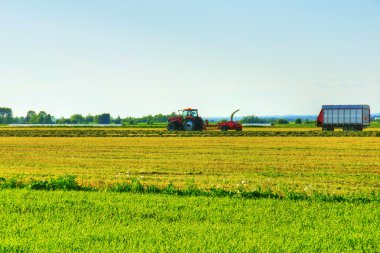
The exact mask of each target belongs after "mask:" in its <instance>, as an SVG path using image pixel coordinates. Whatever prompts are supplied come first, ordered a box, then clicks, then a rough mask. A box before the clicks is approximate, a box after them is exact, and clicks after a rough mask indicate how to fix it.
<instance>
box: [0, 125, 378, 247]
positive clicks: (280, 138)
mask: <svg viewBox="0 0 380 253" xmlns="http://www.w3.org/2000/svg"><path fill="white" fill-rule="evenodd" d="M12 131H14V132H15V133H22V134H17V135H16V134H15V135H12V134H9V133H10V132H12ZM28 131H32V133H33V134H30V132H28ZM70 131H71V132H70ZM78 131H79V133H81V132H80V131H82V132H86V131H87V132H90V134H88V133H87V134H84V135H83V136H82V135H80V134H79V136H78ZM97 131H100V132H101V133H106V134H105V136H104V135H101V134H96V135H95V134H94V133H99V132H97ZM124 132H133V133H136V135H133V136H129V135H121V134H120V133H124ZM210 132H212V133H214V132H215V134H214V135H212V134H210V135H205V134H204V133H198V132H195V133H190V134H189V136H191V138H188V137H189V136H188V135H181V134H183V133H173V134H175V135H174V136H171V135H170V136H166V135H164V134H162V135H160V133H166V131H164V130H162V129H161V130H160V129H123V128H118V129H77V128H73V129H66V128H60V129H50V128H37V129H30V128H28V129H19V128H13V129H11V128H4V129H1V130H0V135H1V136H2V137H0V153H1V156H0V218H1V220H2V222H1V224H0V252H1V251H19V252H20V251H21V252H22V251H25V252H30V251H32V252H41V251H53V252H61V251H83V252H88V251H93V252H105V251H106V252H112V251H113V252H125V251H138V252H139V251H140V252H146V251H154V252H167V251H175V252H177V251H179V252H189V251H190V252H193V251H208V252H220V251H222V252H255V251H259V252H268V251H269V252H272V251H286V252H289V251H290V252H298V251H306V252H315V251H323V252H326V251H334V252H379V251H380V247H379V244H378V238H379V237H380V229H379V226H378V224H379V223H380V198H379V196H380V138H378V137H377V135H376V134H377V133H378V131H377V129H371V130H368V131H365V132H363V133H356V132H353V133H344V135H343V134H341V133H342V132H336V133H333V134H332V135H329V136H319V135H314V136H303V135H296V136H294V135H291V134H288V135H281V134H279V133H292V132H293V133H301V132H308V131H303V130H301V131H298V130H293V129H290V130H289V129H288V130H278V131H268V130H267V129H266V130H258V131H256V130H251V129H249V131H243V132H242V133H258V132H261V133H267V135H264V136H261V135H237V136H234V135H236V134H239V133H235V132H233V133H232V132H231V134H230V133H227V135H222V134H224V133H220V132H219V131H210ZM310 132H316V133H320V132H319V131H315V130H311V131H310ZM4 133H7V134H4ZM26 133H27V134H26ZM28 133H29V134H28ZM36 133H42V135H38V134H36ZM115 133H119V134H115ZM364 133H371V134H369V135H364V137H363V136H361V135H355V134H364ZM374 133H375V134H374ZM339 134H340V135H339ZM348 134H353V136H350V135H348ZM9 136H12V137H9ZM67 137H70V138H67ZM68 175H72V176H74V177H72V178H74V180H75V183H74V184H73V187H71V188H70V187H67V188H66V186H68V185H63V187H62V186H60V185H59V184H62V182H63V184H68V183H67V182H66V181H64V180H63V181H62V180H61V179H60V178H65V177H67V176H68ZM60 180H61V181H60ZM69 183H70V182H69ZM71 183H72V182H71ZM33 189H40V190H39V191H38V190H33ZM41 189H45V190H41ZM65 189H66V190H65Z"/></svg>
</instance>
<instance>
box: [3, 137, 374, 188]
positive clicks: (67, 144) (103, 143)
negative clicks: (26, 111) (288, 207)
mask: <svg viewBox="0 0 380 253" xmlns="http://www.w3.org/2000/svg"><path fill="white" fill-rule="evenodd" d="M0 153H1V156H0V177H5V178H10V177H15V176H21V177H23V178H24V180H26V181H28V180H30V179H32V178H34V179H41V178H50V177H55V176H58V175H63V174H71V175H77V176H78V181H79V182H81V183H83V184H92V185H96V186H103V185H107V184H113V183H115V182H120V181H123V180H128V179H132V178H141V180H142V183H144V184H154V185H157V186H166V185H167V184H168V183H170V182H173V184H174V185H175V186H178V187H185V186H186V185H188V184H193V183H195V184H196V185H197V186H198V187H200V188H204V189H207V188H210V187H221V188H225V189H236V188H238V187H244V188H245V189H247V190H249V189H255V188H257V187H258V186H261V187H264V188H265V187H269V188H270V189H272V190H274V191H277V192H283V191H284V190H286V189H288V190H295V191H299V192H312V191H318V192H323V193H330V194H333V193H334V194H346V193H356V192H357V193H358V192H361V193H369V192H373V191H375V192H378V191H379V190H380V139H379V138H372V137H366V138H357V137H356V138H350V137H329V138H323V137H302V138H300V137H254V138H252V137H251V138H250V137H225V138H223V137H219V138H218V137H206V138H205V137H191V138H183V137H166V138H160V137H157V138H156V137H141V138H136V137H134V138H101V137H97V138H89V137H87V138H38V137H2V138H0Z"/></svg>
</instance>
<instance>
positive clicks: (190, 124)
mask: <svg viewBox="0 0 380 253" xmlns="http://www.w3.org/2000/svg"><path fill="white" fill-rule="evenodd" d="M194 127H195V122H194V120H192V119H187V120H185V122H184V123H183V129H184V130H185V131H193V130H194Z"/></svg>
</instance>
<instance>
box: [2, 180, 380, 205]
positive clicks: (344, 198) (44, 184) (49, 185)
mask: <svg viewBox="0 0 380 253" xmlns="http://www.w3.org/2000/svg"><path fill="white" fill-rule="evenodd" d="M0 189H30V190H45V191H55V190H64V191H107V192H119V193H122V192H131V193H151V194H168V195H176V196H205V197H231V198H243V199H285V200H315V201H324V202H351V203H370V202H377V203H380V194H379V193H376V192H371V193H370V194H369V195H360V196H359V195H334V194H324V193H320V192H313V193H311V194H306V193H300V192H295V191H288V190H286V191H284V193H282V194H279V193H275V192H273V191H272V190H271V189H269V188H267V189H262V188H260V187H258V188H257V189H256V190H253V191H246V190H244V189H242V188H239V189H236V190H225V189H220V188H211V189H209V190H203V189H198V188H196V187H195V186H192V185H191V186H188V187H187V188H185V189H179V188H176V187H174V186H173V184H171V183H170V184H168V185H167V186H166V187H164V188H159V187H157V186H154V185H147V186H144V185H143V184H141V182H140V180H139V179H138V178H134V179H132V180H131V182H122V183H116V184H113V185H109V186H106V187H105V188H97V187H93V186H82V185H80V184H79V183H78V181H77V180H76V176H73V175H64V176H60V177H58V178H51V179H48V180H32V181H30V182H23V181H22V180H20V179H17V178H10V179H5V178H0Z"/></svg>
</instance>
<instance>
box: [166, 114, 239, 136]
mask: <svg viewBox="0 0 380 253" xmlns="http://www.w3.org/2000/svg"><path fill="white" fill-rule="evenodd" d="M238 111H239V110H236V111H234V112H233V113H232V114H231V120H230V121H228V122H221V123H219V124H216V125H209V124H208V121H207V120H206V122H204V121H203V119H202V118H201V117H199V115H198V109H192V108H187V109H183V110H179V112H181V114H182V115H181V116H176V117H171V118H169V119H168V126H167V129H168V131H181V130H185V131H202V130H204V129H206V127H218V128H219V129H220V130H222V131H227V130H236V131H241V130H242V125H241V124H240V123H239V122H237V121H233V117H234V114H235V113H236V112H238Z"/></svg>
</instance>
